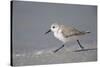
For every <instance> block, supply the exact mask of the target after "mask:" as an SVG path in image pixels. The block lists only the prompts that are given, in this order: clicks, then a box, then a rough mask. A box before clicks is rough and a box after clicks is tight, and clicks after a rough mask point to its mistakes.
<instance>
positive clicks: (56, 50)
mask: <svg viewBox="0 0 100 67" xmlns="http://www.w3.org/2000/svg"><path fill="white" fill-rule="evenodd" d="M63 47H64V44H63V45H62V46H61V47H59V48H58V49H56V50H55V51H54V53H56V52H57V51H59V50H60V49H61V48H63Z"/></svg>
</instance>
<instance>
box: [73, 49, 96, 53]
mask: <svg viewBox="0 0 100 67" xmlns="http://www.w3.org/2000/svg"><path fill="white" fill-rule="evenodd" d="M90 50H97V48H88V49H80V50H75V51H73V52H82V51H90Z"/></svg>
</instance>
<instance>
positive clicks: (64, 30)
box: [61, 25, 84, 38]
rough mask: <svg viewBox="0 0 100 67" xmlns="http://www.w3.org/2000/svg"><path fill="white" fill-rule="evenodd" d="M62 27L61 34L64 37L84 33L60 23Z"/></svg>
mask: <svg viewBox="0 0 100 67" xmlns="http://www.w3.org/2000/svg"><path fill="white" fill-rule="evenodd" d="M61 28H62V34H63V36H64V37H66V38H67V37H71V36H77V35H83V34H84V33H82V32H80V31H79V30H77V29H75V28H73V27H65V26H64V25H61Z"/></svg>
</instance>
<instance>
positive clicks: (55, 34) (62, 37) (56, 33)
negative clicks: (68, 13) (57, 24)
mask: <svg viewBox="0 0 100 67" xmlns="http://www.w3.org/2000/svg"><path fill="white" fill-rule="evenodd" d="M54 36H55V37H56V38H57V39H59V40H60V41H62V42H63V43H66V38H64V36H63V35H62V33H61V31H60V30H59V31H58V32H54Z"/></svg>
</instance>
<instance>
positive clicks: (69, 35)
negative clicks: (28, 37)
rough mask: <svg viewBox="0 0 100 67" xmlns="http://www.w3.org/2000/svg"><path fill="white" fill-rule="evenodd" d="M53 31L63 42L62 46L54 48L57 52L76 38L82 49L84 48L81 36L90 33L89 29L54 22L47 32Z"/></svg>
mask: <svg viewBox="0 0 100 67" xmlns="http://www.w3.org/2000/svg"><path fill="white" fill-rule="evenodd" d="M51 31H52V32H53V33H54V37H56V38H57V39H59V40H60V41H62V43H63V45H62V46H60V47H59V48H58V49H56V50H54V52H55V53H56V52H57V51H59V50H60V49H61V48H63V47H64V45H65V43H66V42H69V41H72V40H76V41H77V43H78V45H79V47H80V48H81V50H84V47H83V46H82V45H81V43H80V41H79V36H82V35H85V34H88V33H90V32H88V31H79V30H77V29H76V28H74V27H71V26H64V25H63V24H62V25H60V24H57V23H54V24H52V25H51V27H50V29H49V30H48V31H47V32H46V33H45V34H48V33H49V32H51Z"/></svg>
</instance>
